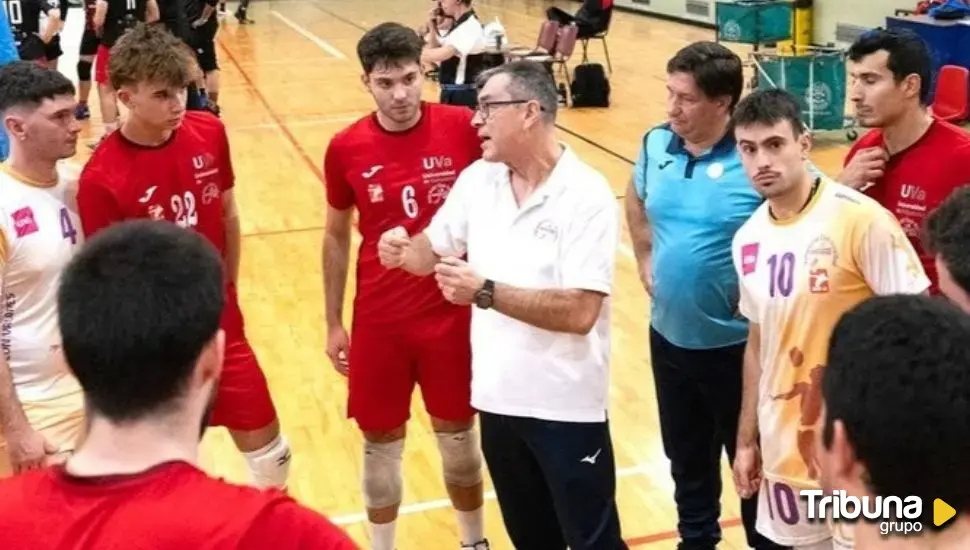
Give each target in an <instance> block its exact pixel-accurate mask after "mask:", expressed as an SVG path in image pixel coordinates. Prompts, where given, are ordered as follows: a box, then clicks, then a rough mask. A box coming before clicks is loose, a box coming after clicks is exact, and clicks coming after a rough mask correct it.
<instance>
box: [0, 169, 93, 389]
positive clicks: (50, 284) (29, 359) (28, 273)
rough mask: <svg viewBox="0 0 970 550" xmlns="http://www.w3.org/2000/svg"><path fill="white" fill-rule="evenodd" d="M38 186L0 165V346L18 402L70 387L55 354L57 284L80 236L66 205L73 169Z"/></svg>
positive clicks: (69, 201)
mask: <svg viewBox="0 0 970 550" xmlns="http://www.w3.org/2000/svg"><path fill="white" fill-rule="evenodd" d="M58 171H59V175H60V178H59V181H58V182H57V183H56V184H55V185H51V186H46V187H45V186H42V185H40V184H36V183H33V182H30V181H29V180H27V179H26V178H23V177H20V176H18V175H16V174H14V173H13V172H12V171H11V170H10V169H9V168H8V167H7V166H5V165H4V166H2V169H0V288H2V302H0V346H2V349H3V356H4V359H5V360H6V361H7V364H8V365H9V366H10V370H11V373H12V375H13V383H14V388H16V391H17V395H18V397H19V398H20V400H21V401H33V400H38V399H48V398H53V397H57V395H59V394H62V393H65V392H72V391H77V388H78V386H77V382H76V381H75V380H74V378H73V376H71V375H70V373H69V372H68V370H67V368H66V366H65V365H64V362H63V360H60V359H59V358H60V345H61V336H60V329H59V325H58V320H57V287H58V283H59V281H60V276H61V271H62V270H63V269H64V267H65V266H66V265H67V263H68V262H69V261H70V259H71V257H72V256H73V254H74V252H75V250H76V249H78V247H79V246H80V245H81V243H82V241H83V234H82V233H81V230H80V229H81V225H80V221H79V218H78V215H77V208H76V206H74V199H73V195H74V193H75V190H76V185H77V176H78V174H77V169H76V168H74V167H72V166H70V165H61V166H59V168H58Z"/></svg>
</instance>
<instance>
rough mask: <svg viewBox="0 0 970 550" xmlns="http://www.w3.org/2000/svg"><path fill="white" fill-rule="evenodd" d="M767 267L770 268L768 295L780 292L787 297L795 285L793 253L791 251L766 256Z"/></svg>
mask: <svg viewBox="0 0 970 550" xmlns="http://www.w3.org/2000/svg"><path fill="white" fill-rule="evenodd" d="M768 267H769V268H770V270H771V273H770V277H771V281H770V282H769V285H770V287H769V290H768V295H769V296H771V297H772V298H774V297H775V296H777V295H779V294H780V295H781V297H782V298H787V297H788V296H789V295H790V294H791V292H792V289H793V287H794V286H795V255H794V254H792V253H791V252H785V253H784V254H772V255H771V257H769V258H768Z"/></svg>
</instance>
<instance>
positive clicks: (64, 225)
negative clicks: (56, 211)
mask: <svg viewBox="0 0 970 550" xmlns="http://www.w3.org/2000/svg"><path fill="white" fill-rule="evenodd" d="M61 235H63V236H64V238H65V239H70V240H71V244H77V229H75V228H74V223H72V222H71V214H70V213H68V211H67V208H64V207H62V208H61Z"/></svg>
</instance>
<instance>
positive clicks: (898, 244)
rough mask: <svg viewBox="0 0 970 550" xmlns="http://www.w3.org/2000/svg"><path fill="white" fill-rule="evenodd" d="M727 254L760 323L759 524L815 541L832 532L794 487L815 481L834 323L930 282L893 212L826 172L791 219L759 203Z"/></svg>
mask: <svg viewBox="0 0 970 550" xmlns="http://www.w3.org/2000/svg"><path fill="white" fill-rule="evenodd" d="M732 253H733V259H734V265H735V268H736V270H737V273H738V278H739V281H740V287H741V289H740V295H741V298H740V304H739V309H740V311H741V313H742V314H743V315H744V316H745V317H747V318H748V319H749V320H750V321H751V322H752V323H757V324H758V325H760V330H761V354H760V357H759V360H760V363H761V381H760V387H759V393H758V428H759V431H760V434H761V441H760V443H761V454H762V463H763V469H764V478H765V482H766V484H765V486H763V487H762V490H761V495H760V497H761V500H762V502H761V505H760V507H759V514H758V526H759V531H761V532H762V533H764V534H765V535H766V536H768V537H769V538H771V539H772V540H774V541H775V542H777V543H779V544H783V545H789V546H792V545H806V544H813V543H815V542H818V541H821V540H825V539H826V538H828V537H830V536H831V532H830V529H829V528H828V526H827V525H826V524H825V523H824V522H815V521H808V520H807V518H806V517H805V516H806V515H807V510H806V509H805V504H806V500H805V499H801V498H799V491H800V490H802V489H816V488H818V487H819V485H818V471H817V469H816V466H815V462H814V460H813V458H814V452H815V450H814V445H815V438H816V435H817V430H819V429H820V427H821V424H820V415H821V404H822V400H821V399H822V398H821V385H820V382H821V380H822V373H823V372H824V370H825V363H826V359H827V356H828V345H829V337H830V336H831V333H832V330H833V329H834V328H835V325H836V323H837V322H838V321H839V319H840V318H841V316H842V314H843V313H845V312H846V311H847V310H849V309H851V308H853V307H854V306H856V305H857V304H859V303H861V302H863V301H864V300H866V299H867V298H870V297H872V296H875V295H882V294H917V293H921V292H923V291H925V290H927V289H928V288H929V286H930V281H929V279H928V278H927V277H926V274H925V273H924V272H923V268H922V266H921V264H920V262H919V259H918V257H917V255H916V252H915V251H914V250H913V248H912V246H911V245H910V243H909V240H908V239H907V237H906V234H905V233H904V232H903V230H902V228H901V227H900V225H899V223H898V222H897V221H896V219H895V218H894V217H893V215H892V214H891V213H890V212H888V211H887V210H885V209H884V208H883V207H882V206H880V205H879V204H878V203H877V202H875V201H874V200H872V199H870V198H869V197H867V196H865V195H863V194H861V193H859V192H856V191H854V190H853V189H851V188H849V187H847V186H844V185H841V184H839V183H837V182H834V181H832V180H828V179H825V178H822V179H820V180H819V181H818V188H817V190H816V191H815V193H814V195H813V196H812V198H811V199H810V201H809V203H808V205H807V206H806V207H805V209H804V210H803V211H802V212H801V213H799V214H798V215H797V216H795V217H793V218H789V219H786V220H780V221H779V220H776V219H774V218H773V217H772V216H771V215H770V213H769V209H768V203H767V202H765V203H764V204H762V205H761V206H760V207H759V208H758V209H757V210H756V211H755V213H754V214H753V215H752V216H751V218H750V219H748V221H747V222H745V224H744V225H743V226H742V227H741V228H740V229H739V230H738V232H737V233H736V234H735V236H734V242H733V246H732Z"/></svg>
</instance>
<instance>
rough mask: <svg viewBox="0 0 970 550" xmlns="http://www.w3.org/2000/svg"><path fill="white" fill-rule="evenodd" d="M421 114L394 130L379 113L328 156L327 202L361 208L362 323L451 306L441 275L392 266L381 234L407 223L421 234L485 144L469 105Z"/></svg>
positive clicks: (348, 132)
mask: <svg viewBox="0 0 970 550" xmlns="http://www.w3.org/2000/svg"><path fill="white" fill-rule="evenodd" d="M421 109H422V115H421V120H420V122H418V124H417V125H416V126H414V127H413V128H411V129H409V130H407V131H404V132H389V131H387V130H385V129H384V128H383V127H382V126H381V125H380V124H379V123H378V121H377V115H376V113H374V114H371V115H368V116H366V117H364V118H362V119H360V120H359V121H357V122H355V123H354V124H352V125H351V126H349V127H348V128H346V129H344V130H343V131H341V132H340V133H338V134H337V135H335V136H334V137H333V139H332V140H331V141H330V145H329V146H328V147H327V152H326V158H325V160H324V173H325V175H326V180H327V181H326V190H327V202H328V203H329V204H330V206H332V207H333V208H336V209H338V210H346V209H348V208H350V207H356V208H357V210H358V212H359V214H360V221H359V224H358V229H359V230H360V234H361V244H360V249H359V254H358V260H357V288H356V294H355V298H354V317H355V322H356V323H361V322H363V323H367V324H383V323H394V322H398V321H401V320H403V319H407V318H410V317H413V316H414V315H419V314H423V313H427V312H432V311H449V310H452V309H453V308H456V307H458V306H454V305H452V304H449V303H448V302H446V301H445V300H444V298H443V297H442V295H441V289H439V288H438V283H437V282H436V281H435V279H434V277H433V276H428V277H416V276H414V275H411V274H409V273H407V272H405V271H404V270H400V269H393V270H388V269H385V268H384V267H383V266H382V265H381V263H380V259H379V258H378V256H377V243H378V241H379V240H380V237H381V234H383V233H384V232H385V231H387V230H388V229H392V228H394V227H396V226H399V225H400V226H404V227H405V228H406V229H407V231H408V234H409V235H412V236H413V235H416V234H418V233H420V232H421V231H422V230H424V228H425V227H427V226H428V224H429V223H430V222H431V218H432V217H434V214H435V212H437V211H438V209H439V208H440V207H441V205H442V204H443V203H444V201H445V198H446V197H447V196H448V193H449V192H450V191H451V187H452V185H454V183H455V180H456V179H457V178H458V174H459V173H461V171H462V170H464V169H465V168H466V167H467V166H468V165H470V164H471V163H472V162H474V161H476V160H478V158H479V157H481V153H482V149H481V142H480V140H479V139H478V133H477V131H476V130H475V129H474V128H473V127H472V125H471V119H472V116H473V112H472V111H471V110H470V109H468V108H467V107H460V106H453V105H442V104H436V103H435V104H432V103H424V104H422V106H421Z"/></svg>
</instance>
